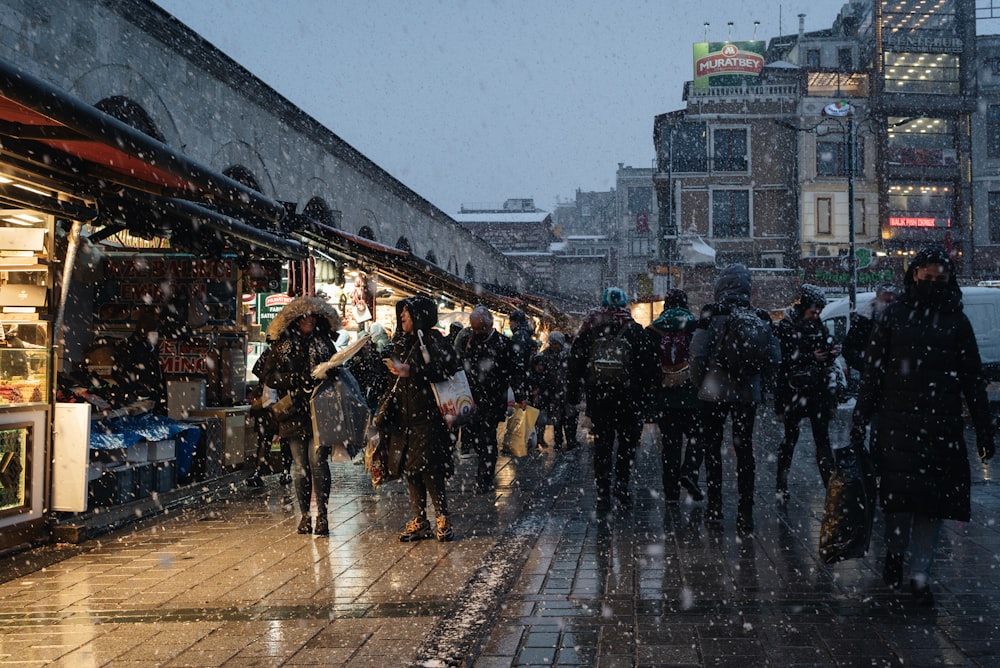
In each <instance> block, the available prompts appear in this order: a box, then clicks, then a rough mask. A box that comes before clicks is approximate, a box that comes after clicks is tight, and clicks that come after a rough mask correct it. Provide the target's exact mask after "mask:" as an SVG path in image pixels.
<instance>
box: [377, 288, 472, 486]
mask: <svg viewBox="0 0 1000 668" xmlns="http://www.w3.org/2000/svg"><path fill="white" fill-rule="evenodd" d="M404 308H405V309H406V310H407V311H409V313H410V318H411V320H412V321H413V328H414V332H413V334H407V333H406V332H404V331H403V325H402V313H403V309H404ZM437 320H438V310H437V304H436V303H435V302H434V300H433V299H430V298H429V297H425V296H423V295H417V296H415V297H408V298H406V299H402V300H400V301H398V302H397V303H396V333H395V335H394V336H393V342H392V349H391V353H390V357H392V359H393V360H394V361H396V362H398V363H402V364H407V365H409V375H408V376H406V377H405V378H404V377H403V376H395V377H394V378H393V379H391V380H390V382H391V383H392V384H391V386H390V388H389V392H390V393H391V394H392V398H393V401H392V404H393V405H394V406H395V409H394V413H395V415H394V416H392V418H391V424H390V425H389V428H388V436H389V473H390V475H391V476H392V477H395V476H398V475H400V474H401V473H406V474H412V473H417V472H420V471H423V470H426V469H428V468H440V469H442V470H444V472H445V475H451V473H452V472H453V466H454V464H453V461H452V444H451V436H450V435H449V433H448V428H447V426H446V425H445V422H444V418H442V417H441V410H440V409H439V408H438V405H437V401H436V400H435V399H434V392H433V390H432V389H431V383H437V382H440V381H443V380H447V379H448V378H450V377H451V376H452V374H454V373H455V372H456V371H457V370H458V364H457V362H456V359H455V351H454V349H452V348H451V347H450V346H448V345H447V344H445V342H444V337H443V336H442V335H441V333H440V332H438V331H437V330H436V329H434V325H436V324H437ZM417 332H420V333H421V334H422V336H423V347H421V340H420V339H421V337H420V336H418V334H417ZM424 349H426V357H425V350H424ZM383 403H384V402H383Z"/></svg>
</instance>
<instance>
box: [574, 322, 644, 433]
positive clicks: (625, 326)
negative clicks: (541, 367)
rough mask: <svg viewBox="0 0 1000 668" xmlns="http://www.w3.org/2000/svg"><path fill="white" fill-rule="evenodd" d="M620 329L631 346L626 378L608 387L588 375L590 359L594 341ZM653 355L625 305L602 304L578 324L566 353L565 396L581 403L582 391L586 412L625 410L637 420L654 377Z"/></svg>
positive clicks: (593, 414)
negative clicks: (623, 383)
mask: <svg viewBox="0 0 1000 668" xmlns="http://www.w3.org/2000/svg"><path fill="white" fill-rule="evenodd" d="M619 332H621V333H622V336H623V338H624V339H625V340H626V341H628V344H629V347H630V349H631V356H630V369H629V373H628V378H627V381H626V383H625V385H624V386H622V387H608V386H603V385H601V384H599V383H595V382H594V381H593V380H591V378H590V377H589V373H588V370H589V366H590V365H589V362H590V356H591V350H592V348H593V346H594V343H595V342H596V341H597V339H598V338H600V337H605V336H610V337H614V336H617V335H618V333H619ZM654 359H655V356H654V354H653V351H652V349H651V347H650V345H649V337H647V336H646V334H645V332H644V331H643V328H642V325H640V324H639V323H637V322H636V321H635V320H634V319H633V318H632V312H631V311H629V310H628V309H627V308H625V307H616V306H601V307H599V308H596V309H593V310H592V311H590V313H588V314H587V316H586V317H585V318H584V320H583V324H582V325H580V331H579V333H578V334H577V336H576V338H575V339H574V340H573V345H572V347H571V348H570V353H569V382H568V383H567V389H566V399H567V402H568V403H570V404H577V403H579V402H580V395H581V391H582V392H585V393H586V395H587V415H588V416H589V417H591V418H592V419H600V418H601V417H602V416H604V415H608V414H612V413H617V412H621V411H626V412H628V413H631V414H635V415H636V416H637V419H641V418H640V416H641V415H642V413H643V412H644V411H645V406H646V400H647V393H648V392H649V390H650V388H651V387H652V386H653V382H654V381H655V380H656V367H655V366H654Z"/></svg>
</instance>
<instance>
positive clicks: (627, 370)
mask: <svg viewBox="0 0 1000 668" xmlns="http://www.w3.org/2000/svg"><path fill="white" fill-rule="evenodd" d="M653 359H654V356H653V354H652V351H651V349H650V346H649V339H648V337H647V336H646V335H645V333H644V332H643V328H642V325H640V324H639V323H637V322H636V321H635V320H634V319H633V318H632V312H631V311H630V310H629V308H628V297H627V296H626V294H625V291H624V290H622V289H621V288H615V287H612V288H607V289H605V290H604V292H603V294H602V295H601V305H600V306H599V307H598V308H595V309H593V310H591V311H590V312H589V313H588V314H587V316H586V317H585V318H584V321H583V323H582V324H581V326H580V331H579V333H578V334H577V336H576V339H575V340H574V341H573V346H572V348H571V349H570V361H569V382H568V386H567V399H568V401H569V402H570V403H571V404H574V405H576V404H579V403H580V399H581V394H584V393H585V394H586V398H587V416H588V417H590V419H591V422H592V424H593V427H592V432H593V434H594V481H595V482H596V484H597V502H598V504H599V506H601V507H603V506H606V505H607V504H608V503H609V502H610V500H611V494H612V492H613V493H614V497H615V500H616V501H617V503H618V505H619V507H620V508H622V509H625V508H628V507H630V505H631V499H632V497H631V492H630V490H629V479H630V477H631V474H632V467H633V466H634V464H635V451H636V447H637V446H638V444H639V437H640V436H641V434H642V426H643V411H644V408H645V406H644V402H645V394H644V393H645V392H646V391H647V390H648V388H650V387H651V386H652V383H653V381H654V378H655V375H654V373H655V372H654V365H653ZM616 440H617V443H618V447H617V449H616V448H615V441H616Z"/></svg>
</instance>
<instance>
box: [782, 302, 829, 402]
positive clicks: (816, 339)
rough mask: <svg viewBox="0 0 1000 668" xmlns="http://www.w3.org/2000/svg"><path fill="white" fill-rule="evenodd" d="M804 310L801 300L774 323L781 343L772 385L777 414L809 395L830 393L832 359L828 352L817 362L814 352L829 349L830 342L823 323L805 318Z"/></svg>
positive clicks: (827, 394)
mask: <svg viewBox="0 0 1000 668" xmlns="http://www.w3.org/2000/svg"><path fill="white" fill-rule="evenodd" d="M804 311H805V308H804V304H803V303H799V304H796V305H795V306H793V307H791V308H789V309H788V311H786V315H785V317H784V318H783V319H782V320H779V321H778V322H776V323H775V324H774V333H775V334H776V335H777V337H778V341H779V342H780V343H781V365H780V366H779V367H778V374H777V379H776V382H775V386H774V407H775V410H776V411H777V412H778V413H779V414H783V413H785V412H786V411H787V410H788V408H789V407H790V406H791V405H793V404H796V403H799V402H802V401H803V400H808V399H809V398H810V397H819V398H827V397H828V396H829V395H830V393H831V390H830V383H829V381H830V373H831V371H832V370H833V364H834V360H835V358H834V357H833V356H832V355H831V356H829V358H828V359H827V360H826V361H825V362H820V361H819V360H817V359H816V354H815V352H816V350H817V349H820V348H824V347H826V348H827V349H829V347H831V346H832V345H833V341H832V340H831V339H830V338H829V333H828V332H827V330H826V327H825V326H824V325H823V323H822V322H820V321H819V320H806V319H805V317H804V315H803V314H804ZM824 393H825V394H824Z"/></svg>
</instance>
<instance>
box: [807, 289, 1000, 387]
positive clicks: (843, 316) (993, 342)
mask: <svg viewBox="0 0 1000 668" xmlns="http://www.w3.org/2000/svg"><path fill="white" fill-rule="evenodd" d="M874 300H875V293H874V292H860V293H858V294H857V310H858V313H860V314H861V315H863V316H866V317H871V313H872V302H873V301H874ZM962 306H963V310H964V311H965V315H966V316H968V318H969V322H971V323H972V330H973V331H974V332H975V334H976V343H977V344H978V345H979V356H980V357H981V358H982V360H983V371H984V374H985V375H986V379H987V381H988V382H989V386H988V387H987V391H988V392H989V395H990V401H992V402H1000V288H995V287H989V288H987V287H974V288H973V287H969V288H962ZM849 313H850V300H849V298H848V297H844V298H842V299H836V300H834V301H831V302H829V303H828V304H827V305H826V307H825V308H824V309H823V312H822V313H820V318H821V319H822V320H823V324H824V325H826V327H827V329H828V330H829V331H830V333H831V334H832V335H833V337H834V339H835V340H837V341H843V340H844V337H845V336H846V335H847V330H848V325H849V319H848V315H849Z"/></svg>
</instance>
